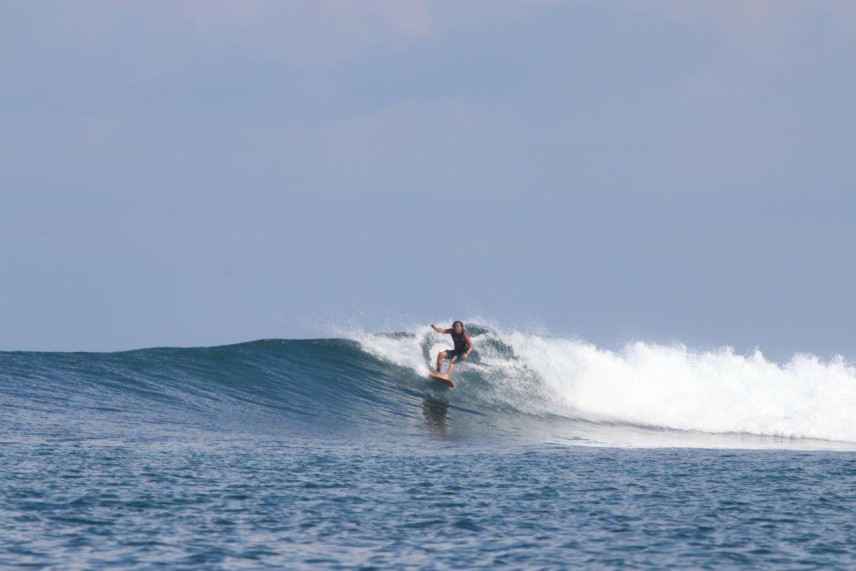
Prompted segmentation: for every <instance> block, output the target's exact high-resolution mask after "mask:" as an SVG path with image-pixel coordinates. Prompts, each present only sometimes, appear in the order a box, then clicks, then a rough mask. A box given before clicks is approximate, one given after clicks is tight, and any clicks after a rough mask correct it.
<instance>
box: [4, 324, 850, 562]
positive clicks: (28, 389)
mask: <svg viewBox="0 0 856 571" xmlns="http://www.w3.org/2000/svg"><path fill="white" fill-rule="evenodd" d="M468 330H469V331H470V334H471V335H472V337H473V340H474V342H475V346H476V349H475V352H474V353H473V356H472V357H471V359H470V360H469V361H468V362H466V363H464V364H462V365H460V366H459V367H458V369H457V370H456V372H455V375H454V376H455V379H456V381H457V382H458V386H457V388H455V389H454V390H451V389H448V388H446V387H444V386H443V385H441V384H439V383H437V382H435V381H430V380H428V379H427V378H426V374H427V373H428V371H429V370H430V367H431V364H432V363H433V360H434V357H435V356H436V353H437V352H438V351H440V350H443V349H445V348H448V347H449V346H450V341H449V338H448V336H443V335H438V334H435V333H433V332H431V331H430V330H429V329H428V328H427V327H425V328H420V329H413V330H410V331H402V332H398V333H389V334H368V333H359V332H350V333H343V334H342V336H341V337H340V338H336V339H314V340H291V339H286V340H263V341H253V342H248V343H241V344H236V345H228V346H221V347H198V348H153V349H140V350H135V351H125V352H115V353H39V352H0V470H2V472H0V566H2V567H14V566H22V567H28V568H35V569H40V568H61V569H102V568H111V569H113V568H127V569H150V568H168V569H183V568H188V569H189V568H194V569H197V568H204V569H265V568H270V569H318V568H324V569H446V568H460V569H488V568H490V569H493V568H497V567H505V568H509V569H521V568H526V569H529V568H534V569H565V568H592V569H598V568H601V569H616V568H620V569H663V568H692V569H707V568H710V569H729V568H752V569H816V568H841V569H845V568H853V567H854V566H856V517H854V515H853V514H854V513H856V492H854V490H856V421H854V412H856V368H854V367H853V366H852V365H850V364H848V363H847V362H846V361H845V360H844V359H832V360H823V359H819V358H817V357H814V356H812V355H797V356H794V357H793V358H792V359H791V360H790V361H788V362H786V363H777V362H773V361H769V360H767V359H766V358H765V357H764V356H763V355H762V354H760V353H758V352H756V353H754V354H749V355H739V354H735V353H734V352H733V351H731V350H729V349H719V350H707V351H694V350H691V349H689V348H687V347H684V346H681V345H668V346H667V345H658V344H653V343H631V344H628V345H627V346H625V347H622V348H620V349H615V350H607V349H603V348H599V347H597V346H595V345H592V344H590V343H587V342H585V341H581V340H576V339H562V338H555V337H550V336H547V335H537V334H532V333H522V332H513V331H512V332H508V331H500V330H499V329H497V328H493V327H489V326H487V325H481V326H479V325H473V324H468Z"/></svg>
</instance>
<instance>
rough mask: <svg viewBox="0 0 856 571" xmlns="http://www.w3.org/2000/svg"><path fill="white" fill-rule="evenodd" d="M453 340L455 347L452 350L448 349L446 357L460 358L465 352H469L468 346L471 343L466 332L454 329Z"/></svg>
mask: <svg viewBox="0 0 856 571" xmlns="http://www.w3.org/2000/svg"><path fill="white" fill-rule="evenodd" d="M452 341H454V342H455V348H454V349H453V350H451V351H446V358H447V359H451V358H453V357H454V358H456V359H460V358H461V357H462V356H463V354H464V353H466V352H467V348H468V347H469V343H467V337H466V332H465V331H461V332H460V334H458V333H455V330H454V329H453V330H452Z"/></svg>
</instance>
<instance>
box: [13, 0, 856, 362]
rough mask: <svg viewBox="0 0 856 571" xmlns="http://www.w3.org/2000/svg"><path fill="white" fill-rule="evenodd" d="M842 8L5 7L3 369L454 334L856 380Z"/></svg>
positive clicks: (369, 3) (784, 1)
mask: <svg viewBox="0 0 856 571" xmlns="http://www.w3.org/2000/svg"><path fill="white" fill-rule="evenodd" d="M854 30H856V4H853V3H852V2H847V1H841V2H835V1H818V2H800V1H790V0H775V1H767V2H765V1H758V2H738V1H727V0H726V1H721V2H701V1H699V2H692V1H679V0H673V1H671V0H662V1H651V2H638V1H613V2H595V1H561V0H521V1H518V2H493V1H487V0H484V1H479V0H472V1H467V2H459V1H454V2H452V1H449V2H446V1H436V2H433V1H415V0H413V1H407V0H401V1H392V0H366V1H363V2H350V1H344V0H343V1H326V0H319V1H314V2H309V1H294V2H280V1H262V0H246V1H242V2H234V1H224V0H204V1H203V0H187V1H183V2H167V1H158V0H154V1H147V2H107V1H86V0H83V1H79V2H74V3H70V2H61V1H53V2H51V1H38V0H36V1H33V0H26V1H23V0H7V1H4V2H3V3H2V4H0V350H59V351H78V350H85V351H112V350H123V349H132V348H139V347H149V346H176V345H180V346H199V345H215V344H224V343H232V342H240V341H248V340H253V339H260V338H304V337H329V336H335V335H338V334H340V333H341V332H342V331H343V330H347V329H350V328H359V329H363V330H367V331H398V330H404V329H411V328H413V327H415V326H417V325H419V324H425V325H426V326H427V324H429V323H432V322H444V321H450V320H452V319H458V318H460V319H465V320H472V319H478V320H481V321H482V322H485V323H491V324H493V325H495V326H497V327H500V328H502V329H504V330H515V331H539V332H543V333H546V334H549V335H554V336H563V337H575V338H580V339H585V340H588V341H591V342H593V343H597V344H599V345H602V346H604V347H612V346H620V345H622V344H624V343H626V342H629V341H636V340H643V341H653V342H663V343H674V342H678V343H683V344H685V345H687V346H689V347H691V348H697V349H701V350H705V349H710V348H716V347H721V346H731V347H734V348H735V350H736V351H738V352H747V351H752V350H754V348H756V347H757V348H760V350H761V351H763V352H764V353H765V354H766V355H769V356H772V357H773V358H777V359H785V358H788V357H789V356H790V355H792V354H794V353H804V352H806V353H807V352H811V353H814V354H817V355H819V356H822V357H828V356H832V355H836V354H840V355H843V356H844V357H845V358H847V359H854V358H856V325H854V323H856V320H854V315H856V302H854V292H856V264H854V261H856V255H854V246H856V225H854V221H856V194H854V189H856V185H854V183H856V173H854V166H856V161H854V156H856V113H854V108H853V101H856V74H854V73H852V67H853V65H852V63H853V54H854V53H856V33H854Z"/></svg>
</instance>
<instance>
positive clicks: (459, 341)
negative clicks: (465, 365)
mask: <svg viewBox="0 0 856 571" xmlns="http://www.w3.org/2000/svg"><path fill="white" fill-rule="evenodd" d="M431 328H432V329H433V330H434V331H436V332H437V333H446V334H448V335H451V336H452V341H453V342H454V343H455V348H454V349H451V350H448V351H441V352H440V354H439V355H437V368H436V369H435V371H434V372H436V373H437V374H442V373H440V366H441V365H442V364H443V361H445V360H446V359H450V360H451V361H452V362H451V363H449V369H448V370H447V371H446V377H447V378H448V377H450V376H451V375H452V371H454V370H455V363H456V362H457V361H458V360H459V359H461V360H464V359H467V358H468V357H469V356H470V353H471V352H472V350H473V340H472V339H470V334H469V333H467V332H466V331H465V330H464V324H463V323H462V322H460V321H456V322H454V323H453V324H452V328H451V329H443V328H442V327H437V326H436V325H434V324H433V323H432V324H431Z"/></svg>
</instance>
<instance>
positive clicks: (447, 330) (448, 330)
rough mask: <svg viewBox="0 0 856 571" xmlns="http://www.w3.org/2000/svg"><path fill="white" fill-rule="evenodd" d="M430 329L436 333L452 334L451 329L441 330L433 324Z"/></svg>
mask: <svg viewBox="0 0 856 571" xmlns="http://www.w3.org/2000/svg"><path fill="white" fill-rule="evenodd" d="M431 329H433V330H434V331H436V332H437V333H451V332H452V330H451V329H443V328H442V327H437V326H436V325H434V324H433V323H432V324H431Z"/></svg>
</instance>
